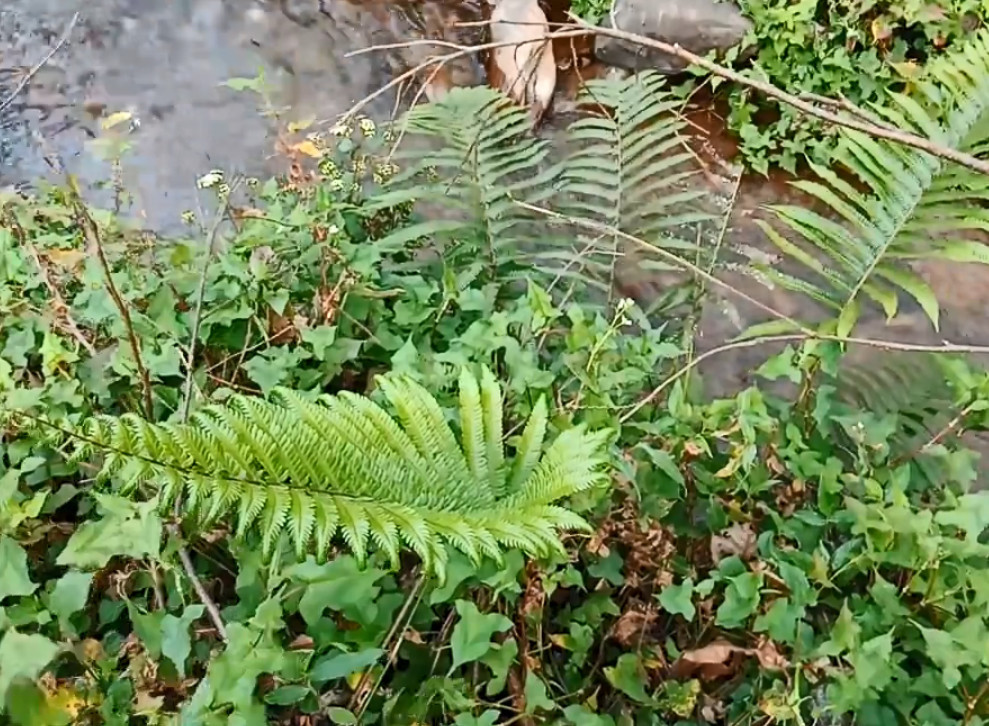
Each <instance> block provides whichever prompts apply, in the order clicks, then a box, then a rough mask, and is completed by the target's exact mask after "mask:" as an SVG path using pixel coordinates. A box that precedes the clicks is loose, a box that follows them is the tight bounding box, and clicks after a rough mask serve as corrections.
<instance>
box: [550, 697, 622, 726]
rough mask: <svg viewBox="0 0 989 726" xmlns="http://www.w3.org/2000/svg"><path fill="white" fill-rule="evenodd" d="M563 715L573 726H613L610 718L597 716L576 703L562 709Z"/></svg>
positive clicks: (613, 722)
mask: <svg viewBox="0 0 989 726" xmlns="http://www.w3.org/2000/svg"><path fill="white" fill-rule="evenodd" d="M563 715H564V717H565V718H566V719H567V722H568V723H570V724H572V725H573V726H615V719H613V718H612V717H611V716H607V715H605V716H599V715H598V714H596V713H594V712H593V711H588V710H587V709H586V708H585V707H584V706H581V705H580V704H577V703H575V704H574V705H572V706H567V707H566V708H565V709H563Z"/></svg>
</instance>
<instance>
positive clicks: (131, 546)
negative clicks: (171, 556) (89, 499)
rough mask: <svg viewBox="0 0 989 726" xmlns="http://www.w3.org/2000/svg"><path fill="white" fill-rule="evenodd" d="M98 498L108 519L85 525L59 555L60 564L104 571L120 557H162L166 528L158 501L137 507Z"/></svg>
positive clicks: (97, 496) (133, 504)
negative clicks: (162, 544)
mask: <svg viewBox="0 0 989 726" xmlns="http://www.w3.org/2000/svg"><path fill="white" fill-rule="evenodd" d="M96 498H97V500H98V501H99V503H100V505H101V506H102V507H103V509H104V510H105V516H104V517H103V518H102V519H97V520H90V521H87V522H83V523H82V525H81V526H80V527H79V529H77V530H76V531H75V532H74V533H73V535H72V537H71V538H70V539H69V542H68V544H66V545H65V549H64V550H62V553H61V554H60V555H59V556H58V559H57V560H56V562H57V563H58V564H60V565H70V566H75V567H79V568H83V569H88V568H92V569H100V568H102V567H105V566H106V564H107V563H108V562H109V561H110V559H111V558H112V557H116V556H117V555H124V556H126V557H132V558H135V559H137V558H140V557H144V556H145V555H149V556H151V557H153V558H157V557H158V552H159V549H160V547H161V528H162V527H161V518H160V517H159V516H158V513H157V511H156V508H157V506H158V502H157V500H151V501H148V502H142V503H137V504H135V503H134V502H131V501H129V500H127V499H123V498H121V497H114V496H110V495H100V494H97V495H96Z"/></svg>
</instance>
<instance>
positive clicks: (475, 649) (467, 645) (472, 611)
mask: <svg viewBox="0 0 989 726" xmlns="http://www.w3.org/2000/svg"><path fill="white" fill-rule="evenodd" d="M455 607H456V609H457V614H458V615H459V616H460V620H459V621H458V622H457V624H456V625H455V626H454V628H453V634H452V635H451V636H450V647H451V649H452V651H453V667H454V668H457V667H458V666H461V665H463V664H464V663H470V662H472V661H475V660H478V659H480V658H483V657H484V656H485V655H486V654H487V653H488V651H490V650H491V648H492V643H491V636H493V635H494V634H495V633H503V632H505V631H506V630H508V629H509V628H511V627H512V621H511V620H509V619H508V618H506V617H505V616H504V615H500V614H498V613H482V612H480V611H479V610H478V609H477V606H476V605H474V603H472V602H469V601H467V600H457V602H456V603H455Z"/></svg>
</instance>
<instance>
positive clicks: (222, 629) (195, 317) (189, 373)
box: [168, 179, 240, 643]
mask: <svg viewBox="0 0 989 726" xmlns="http://www.w3.org/2000/svg"><path fill="white" fill-rule="evenodd" d="M239 185H240V180H239V179H238V180H237V181H235V182H234V183H233V185H231V188H230V191H229V192H228V193H227V194H226V195H225V196H224V198H223V202H222V204H221V205H220V208H219V209H218V210H217V212H216V219H214V220H213V224H212V225H211V226H210V229H209V232H208V233H207V237H206V258H205V259H204V260H203V269H202V271H201V272H200V274H199V287H198V289H197V290H196V307H195V308H194V309H193V313H192V341H191V342H190V343H189V359H188V361H187V363H186V376H185V391H184V392H183V394H182V411H181V420H182V423H186V422H187V421H188V420H189V410H190V407H191V405H192V384H193V379H194V374H195V370H196V344H197V342H198V341H199V331H200V329H201V327H202V321H203V299H204V298H205V296H206V278H207V277H208V274H209V266H210V262H212V260H213V255H214V254H215V252H216V241H217V239H218V236H219V235H218V232H219V230H220V225H221V224H223V220H224V219H226V217H227V210H229V209H230V197H231V196H232V195H233V193H234V190H235V189H236V188H237V187H238V186H239ZM181 512H182V493H181V492H179V493H178V494H177V495H176V496H175V502H174V503H173V505H172V516H173V518H174V519H175V521H174V522H171V523H170V524H169V525H168V531H169V532H170V533H171V534H172V536H173V537H175V538H176V540H178V541H179V542H180V543H181V542H182V530H181V528H180V527H179V520H180V519H181ZM179 560H180V561H181V562H182V568H183V569H184V570H185V574H186V576H187V577H188V578H189V580H190V582H192V587H193V589H194V590H195V591H196V595H197V596H198V597H199V601H200V602H201V603H202V604H203V606H204V607H205V608H206V612H207V613H208V614H209V618H210V620H212V621H213V627H215V628H216V632H217V634H218V635H219V636H220V638H221V639H222V640H223V642H224V643H226V642H227V641H228V637H227V628H226V626H225V625H224V624H223V617H222V616H221V615H220V609H219V608H218V607H217V606H216V603H215V602H214V601H213V598H211V597H210V594H209V593H208V592H207V591H206V588H205V587H204V586H203V583H202V580H200V579H199V575H198V574H197V573H196V568H195V566H194V565H193V563H192V557H191V556H190V555H189V550H188V549H187V548H186V546H185V545H184V544H180V545H179Z"/></svg>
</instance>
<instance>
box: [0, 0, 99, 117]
mask: <svg viewBox="0 0 989 726" xmlns="http://www.w3.org/2000/svg"><path fill="white" fill-rule="evenodd" d="M78 22H79V13H75V14H74V15H73V16H72V19H71V20H69V24H68V25H66V26H65V30H64V31H62V35H61V37H60V38H59V39H58V41H57V42H56V43H55V45H53V46H52V47H51V50H49V51H48V53H46V54H45V57H44V58H42V59H41V60H40V61H38V62H37V63H35V64H34V65H33V66H31V69H30V70H29V71H28V72H27V73H25V74H24V77H23V78H22V79H21V82H20V83H18V84H17V86H15V87H14V90H13V91H11V93H10V95H9V96H7V98H5V99H4V100H3V101H2V102H0V113H3V112H4V111H6V110H7V107H8V106H10V104H12V103H13V102H14V99H15V98H17V96H18V94H20V92H21V91H23V90H24V87H25V86H27V84H28V83H30V82H31V79H32V78H34V77H35V75H37V73H38V71H40V70H41V69H42V68H44V67H45V65H47V63H48V61H50V60H51V59H52V58H53V57H54V56H55V54H56V53H58V51H59V50H60V49H61V47H62V46H63V45H65V43H66V42H67V41H68V40H69V36H70V35H72V30H73V29H74V28H75V27H76V23H78Z"/></svg>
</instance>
